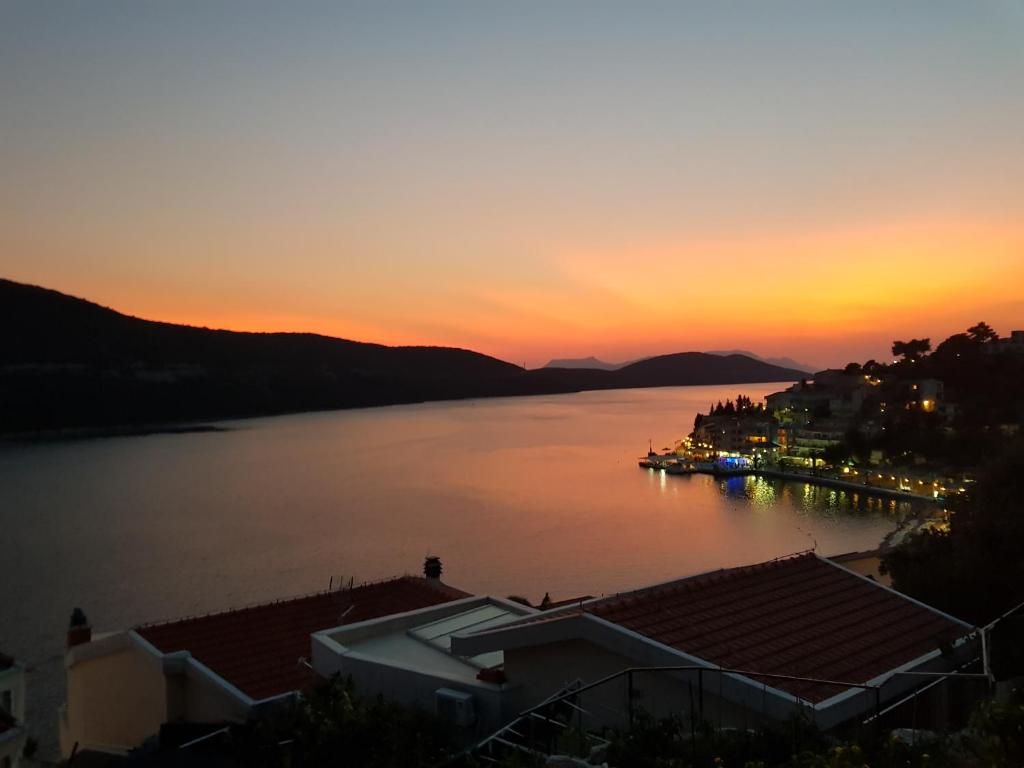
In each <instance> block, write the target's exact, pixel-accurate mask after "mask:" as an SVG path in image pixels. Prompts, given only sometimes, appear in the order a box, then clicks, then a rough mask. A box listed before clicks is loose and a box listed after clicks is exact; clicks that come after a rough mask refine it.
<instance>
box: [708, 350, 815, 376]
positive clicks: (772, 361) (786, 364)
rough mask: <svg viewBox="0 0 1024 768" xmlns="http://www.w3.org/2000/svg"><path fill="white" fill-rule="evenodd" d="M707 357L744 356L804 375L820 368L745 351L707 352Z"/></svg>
mask: <svg viewBox="0 0 1024 768" xmlns="http://www.w3.org/2000/svg"><path fill="white" fill-rule="evenodd" d="M708 354H709V355H722V356H724V357H728V356H729V355H744V356H746V357H749V358H751V359H753V360H760V361H761V362H763V363H770V364H771V365H779V366H782V367H783V368H795V369H796V370H798V371H804V372H805V373H814V372H815V371H820V370H821V369H822V366H820V365H813V364H811V363H800V362H797V361H796V360H794V359H793V358H791V357H761V355H755V354H754V353H753V352H748V351H747V350H745V349H728V350H708Z"/></svg>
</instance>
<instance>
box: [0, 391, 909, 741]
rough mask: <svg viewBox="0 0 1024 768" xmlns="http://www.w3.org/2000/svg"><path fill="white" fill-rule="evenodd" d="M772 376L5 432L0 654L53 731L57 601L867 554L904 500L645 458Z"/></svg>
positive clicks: (561, 588)
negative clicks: (143, 426)
mask: <svg viewBox="0 0 1024 768" xmlns="http://www.w3.org/2000/svg"><path fill="white" fill-rule="evenodd" d="M779 386H780V385H778V384H764V385H742V386H735V385H733V386H726V387H674V388H662V389H644V390H620V391H613V392H588V393H580V394H573V395H557V396H545V397H528V398H503V399H495V400H476V401H462V402H454V403H431V404H423V405H412V406H394V407H389V408H377V409H367V410H358V411H335V412H327V413H313V414H302V415H296V416H285V417H276V418H265V419H250V420H245V421H239V422H231V423H228V424H226V425H225V426H227V427H229V431H226V432H214V433H195V434H175V435H152V436H145V437H122V438H108V439H95V440H77V441H67V442H54V443H40V444H31V445H7V446H3V447H0V585H2V589H0V650H3V651H6V652H7V653H12V654H14V655H15V656H16V657H18V658H20V659H22V660H23V661H25V662H27V663H28V664H29V665H30V666H31V668H32V674H31V675H30V676H29V687H30V691H29V693H30V713H29V714H30V717H31V719H32V720H33V721H34V722H35V726H36V727H35V730H37V731H39V732H40V735H41V736H42V737H43V739H44V743H47V744H49V745H50V746H52V743H53V742H52V739H53V738H55V737H54V736H53V734H55V730H56V727H55V722H56V714H55V709H56V706H57V704H58V703H59V702H60V701H61V700H62V698H63V692H62V688H61V686H62V683H63V680H62V668H61V653H62V643H63V639H64V629H65V627H66V622H67V618H68V615H69V614H70V612H71V609H72V608H73V607H75V606H81V607H82V608H83V609H84V610H85V611H86V613H87V614H88V616H89V617H90V619H91V620H92V623H93V626H94V627H95V628H96V629H97V630H98V631H103V630H108V629H117V628H122V627H127V626H131V625H134V624H137V623H140V622H145V621H153V620H157V619H162V618H170V617H176V616H181V615H185V614H193V613H204V612H207V611H213V610H219V609H224V608H229V607H232V606H239V605H243V604H247V603H251V602H256V601H262V600H269V599H273V598H277V597H281V596H286V595H293V594H299V593H305V592H312V591H317V590H322V589H325V588H327V586H328V583H329V580H330V578H331V577H332V576H333V577H335V579H337V578H339V577H340V578H344V579H345V580H346V581H347V580H348V579H349V578H350V577H354V578H355V580H356V581H357V582H358V581H362V580H370V579H378V578H383V577H387V576H391V575H396V574H400V573H403V572H410V573H416V572H419V569H420V567H421V564H422V560H423V556H424V555H425V554H426V553H428V552H430V553H436V554H438V555H440V556H441V557H442V559H443V562H444V567H445V579H446V581H448V582H449V583H451V584H454V585H455V586H458V587H460V588H462V589H465V590H468V591H471V592H481V593H482V592H493V593H496V594H501V595H508V594H522V595H525V596H527V597H529V598H530V599H533V600H539V599H540V597H541V596H542V595H543V594H544V592H545V591H548V592H550V593H551V596H552V598H555V599H558V598H563V597H572V596H577V595H581V594H595V595H596V594H601V593H607V592H614V591H619V590H623V589H628V588H632V587H637V586H642V585H644V584H648V583H652V582H656V581H660V580H665V579H670V578H675V577H679V576H683V575H686V574H690V573H695V572H699V571H703V570H708V569H712V568H718V567H722V566H730V565H738V564H743V563H752V562H758V561H763V560H767V559H770V558H773V557H778V556H781V555H785V554H788V553H791V552H795V551H799V550H804V549H809V548H811V547H812V546H814V545H815V544H816V545H817V549H818V551H819V552H822V553H824V554H835V553H839V552H845V551H850V550H855V549H866V548H872V547H875V546H877V545H878V543H879V542H880V540H881V539H882V538H883V536H884V535H885V534H886V533H887V532H889V531H890V530H892V529H893V528H894V527H895V526H896V524H897V523H898V521H899V520H900V519H902V518H903V517H904V516H906V515H907V514H908V513H910V512H911V506H910V503H909V502H904V501H899V502H897V501H892V500H880V499H874V498H869V497H864V496H862V495H861V496H859V497H856V498H854V497H852V496H851V495H850V494H847V493H845V492H842V491H835V490H830V489H824V488H812V487H810V486H805V485H803V484H793V483H779V482H770V481H761V480H754V479H752V478H733V479H731V480H728V481H725V480H716V479H714V478H711V477H707V476H692V477H668V476H665V475H663V474H661V473H654V472H650V471H646V470H641V469H639V468H638V467H637V464H636V459H637V458H638V457H639V456H640V455H642V454H644V453H646V451H647V441H648V438H652V439H653V440H654V447H655V448H656V449H659V448H661V447H662V446H667V445H671V443H672V440H673V439H677V438H679V437H682V436H683V435H684V434H686V433H687V432H689V431H690V429H691V427H692V424H693V417H694V415H695V414H696V413H697V412H698V411H699V410H706V409H707V406H708V405H709V404H710V403H711V402H713V401H717V400H724V399H725V398H726V397H735V395H736V394H737V393H738V392H740V391H742V392H744V393H746V394H748V395H750V396H752V397H753V398H754V399H757V398H759V397H761V396H762V395H764V394H766V393H768V392H772V391H775V390H777V389H778V388H779Z"/></svg>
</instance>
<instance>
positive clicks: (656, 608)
mask: <svg viewBox="0 0 1024 768" xmlns="http://www.w3.org/2000/svg"><path fill="white" fill-rule="evenodd" d="M583 612H585V613H591V614H593V615H595V616H599V617H600V618H602V619H605V620H607V621H610V622H613V623H615V624H617V625H619V626H621V627H624V628H626V629H629V630H632V631H634V632H637V633H639V634H641V635H644V636H645V637H648V638H650V639H652V640H655V641H657V642H659V643H662V644H664V645H667V646H670V647H672V648H675V649H677V650H680V651H683V652H684V653H687V654H689V655H691V656H695V657H697V658H699V659H702V660H704V661H707V662H710V663H712V664H714V665H717V666H722V667H728V668H732V669H740V670H748V671H752V672H761V673H766V674H780V675H794V676H799V677H811V678H816V679H819V680H835V681H842V682H845V683H866V682H867V681H869V680H871V679H872V678H874V677H877V676H878V675H880V674H883V673H885V672H888V671H890V670H892V669H895V668H896V667H899V666H901V665H903V664H905V663H907V662H909V661H912V660H914V659H916V658H919V657H920V656H923V655H924V654H926V653H928V652H929V651H933V650H935V649H936V648H938V647H939V644H940V643H946V642H951V641H953V640H955V639H956V638H959V637H962V636H963V635H965V634H967V633H968V632H969V631H970V629H969V628H968V627H967V626H965V625H964V624H961V623H957V622H955V621H952V620H951V619H949V618H947V617H946V616H945V615H943V614H941V613H939V612H937V611H935V610H933V609H930V608H927V607H924V606H922V605H920V604H918V603H916V602H914V601H912V600H910V599H908V598H906V597H904V596H902V595H900V594H898V593H896V592H893V591H891V590H888V589H885V588H883V587H880V586H878V585H876V584H874V583H872V582H871V581H869V580H867V579H865V578H863V577H861V576H857V575H855V574H853V573H850V572H849V571H847V570H846V569H844V568H841V567H839V566H837V565H834V564H832V563H830V562H828V561H827V560H824V559H822V558H819V557H817V556H816V555H814V554H803V555H797V556H794V557H789V558H784V559H781V560H774V561H771V562H768V563H761V564H759V565H750V566H743V567H740V568H729V569H725V570H720V571H714V572H711V573H706V574H701V575H699V576H693V577H690V578H687V579H682V580H679V581H675V582H670V583H667V584H661V585H658V586H654V587H649V588H646V589H642V590H638V591H636V592H630V593H628V594H623V595H616V596H614V597H608V598H603V599H599V600H595V601H592V602H590V603H585V604H584V605H583V606H582V607H577V608H575V609H566V610H563V611H555V612H549V613H545V614H541V615H539V616H536V617H531V618H529V619H524V620H522V621H520V622H517V624H524V623H536V622H542V621H551V620H553V619H556V618H558V617H565V616H573V615H579V614H580V613H583ZM510 626H512V625H506V626H505V627H502V628H500V629H497V630H494V631H495V632H496V633H497V632H500V631H502V629H507V628H508V627H510ZM762 679H763V680H764V681H765V682H766V683H767V684H768V685H770V686H772V687H774V688H778V689H781V690H784V691H787V692H789V693H791V694H793V695H794V696H799V697H800V698H802V699H805V700H807V701H811V702H815V703H816V702H819V701H823V700H824V699H827V698H829V697H831V696H834V695H835V694H837V693H840V692H841V691H842V690H843V688H840V687H836V686H834V685H821V684H814V683H806V682H800V681H785V680H778V679H768V678H762Z"/></svg>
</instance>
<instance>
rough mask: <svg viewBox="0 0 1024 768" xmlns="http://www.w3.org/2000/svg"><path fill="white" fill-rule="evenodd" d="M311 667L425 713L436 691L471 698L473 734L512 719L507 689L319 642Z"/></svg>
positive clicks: (432, 709) (486, 730)
mask: <svg viewBox="0 0 1024 768" xmlns="http://www.w3.org/2000/svg"><path fill="white" fill-rule="evenodd" d="M313 664H314V667H315V668H316V670H317V674H318V675H321V676H322V677H331V676H332V675H334V674H340V675H342V676H343V677H347V676H351V677H352V682H353V683H354V684H355V686H356V690H357V691H358V692H360V693H362V694H364V695H371V696H376V695H380V696H383V697H384V698H386V699H390V700H392V701H397V702H399V703H400V704H405V705H406V706H412V707H419V708H421V709H424V710H426V711H428V712H433V711H434V709H435V692H436V691H437V689H438V688H451V689H453V690H456V691H461V692H463V693H468V694H471V695H472V696H473V703H474V707H475V709H476V715H477V723H476V726H475V729H474V730H476V731H477V732H480V733H486V732H490V731H493V730H496V729H497V728H499V727H500V726H501V725H503V724H504V723H505V722H506V720H507V719H509V718H510V717H511V716H514V714H515V713H514V712H511V711H510V710H509V707H508V704H507V699H508V694H509V693H510V686H507V685H505V686H500V685H497V684H494V683H484V682H476V681H474V682H473V683H469V682H468V681H466V680H459V679H456V678H452V677H448V676H444V675H439V674H430V673H427V672H424V671H421V670H417V669H413V668H411V667H403V666H400V665H392V664H385V663H382V662H381V661H380V660H379V659H372V658H368V657H364V656H361V655H360V654H358V653H352V652H350V653H337V652H335V651H333V650H332V649H329V648H328V647H327V646H326V645H325V644H323V643H317V642H314V643H313Z"/></svg>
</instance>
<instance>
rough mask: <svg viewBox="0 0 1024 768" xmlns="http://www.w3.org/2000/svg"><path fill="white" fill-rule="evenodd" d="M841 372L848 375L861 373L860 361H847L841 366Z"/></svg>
mask: <svg viewBox="0 0 1024 768" xmlns="http://www.w3.org/2000/svg"><path fill="white" fill-rule="evenodd" d="M843 373H845V374H848V375H850V376H859V375H860V374H861V367H860V363H847V364H846V367H845V368H843Z"/></svg>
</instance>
